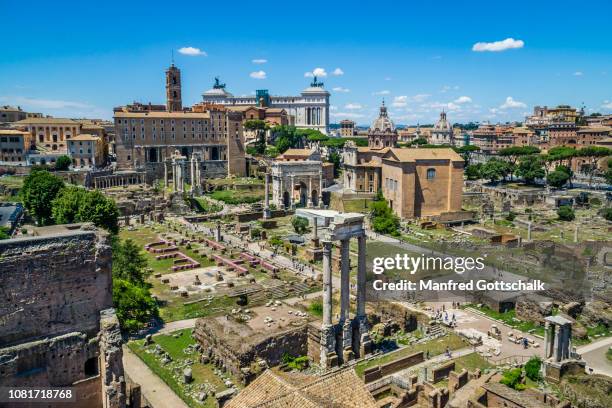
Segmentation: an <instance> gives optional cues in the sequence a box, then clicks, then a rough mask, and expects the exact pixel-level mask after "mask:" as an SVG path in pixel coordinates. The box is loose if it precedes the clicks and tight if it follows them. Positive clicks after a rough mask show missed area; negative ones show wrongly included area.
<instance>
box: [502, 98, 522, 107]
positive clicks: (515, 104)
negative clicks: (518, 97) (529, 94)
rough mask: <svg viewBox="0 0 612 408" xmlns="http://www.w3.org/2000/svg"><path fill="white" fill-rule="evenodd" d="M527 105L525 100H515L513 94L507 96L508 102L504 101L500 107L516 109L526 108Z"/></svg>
mask: <svg viewBox="0 0 612 408" xmlns="http://www.w3.org/2000/svg"><path fill="white" fill-rule="evenodd" d="M526 107H527V105H526V104H525V103H523V102H519V101H515V100H514V98H512V97H511V96H509V97H507V98H506V102H504V103H503V104H502V105H501V106H500V109H516V108H526Z"/></svg>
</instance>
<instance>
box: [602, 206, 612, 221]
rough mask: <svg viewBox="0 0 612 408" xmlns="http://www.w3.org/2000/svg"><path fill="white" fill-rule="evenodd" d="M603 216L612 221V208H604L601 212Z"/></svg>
mask: <svg viewBox="0 0 612 408" xmlns="http://www.w3.org/2000/svg"><path fill="white" fill-rule="evenodd" d="M601 216H602V217H604V218H605V219H606V220H607V221H612V207H608V208H604V209H603V210H601Z"/></svg>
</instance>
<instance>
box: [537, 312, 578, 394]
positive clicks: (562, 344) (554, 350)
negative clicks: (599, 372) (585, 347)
mask: <svg viewBox="0 0 612 408" xmlns="http://www.w3.org/2000/svg"><path fill="white" fill-rule="evenodd" d="M545 321H546V323H545V336H544V364H543V365H542V374H543V375H544V377H545V378H546V379H547V380H548V381H552V382H559V381H560V380H561V377H562V376H563V375H565V374H567V373H579V372H584V367H585V364H586V363H585V362H584V361H583V360H582V359H581V357H580V355H578V354H576V352H575V351H573V350H572V345H571V344H572V343H571V338H572V321H571V320H569V319H566V318H565V317H563V316H560V315H556V316H548V317H547V318H546V319H545Z"/></svg>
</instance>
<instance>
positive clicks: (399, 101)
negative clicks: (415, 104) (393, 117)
mask: <svg viewBox="0 0 612 408" xmlns="http://www.w3.org/2000/svg"><path fill="white" fill-rule="evenodd" d="M406 105H408V97H407V96H406V95H400V96H396V97H395V98H393V102H392V103H391V106H393V107H394V108H403V107H405V106H406Z"/></svg>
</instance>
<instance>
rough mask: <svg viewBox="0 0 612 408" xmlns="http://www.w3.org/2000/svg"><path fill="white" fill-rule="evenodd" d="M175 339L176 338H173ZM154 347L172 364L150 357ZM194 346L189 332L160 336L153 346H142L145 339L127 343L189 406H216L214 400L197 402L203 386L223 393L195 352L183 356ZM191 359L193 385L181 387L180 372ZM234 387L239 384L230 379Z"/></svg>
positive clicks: (212, 368)
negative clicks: (162, 351)
mask: <svg viewBox="0 0 612 408" xmlns="http://www.w3.org/2000/svg"><path fill="white" fill-rule="evenodd" d="M175 334H177V335H178V336H177V337H176V338H175V337H174V335H175ZM156 344H159V345H160V346H161V347H162V349H163V350H164V351H165V352H166V353H168V354H169V355H170V357H171V358H172V362H171V363H168V364H163V363H162V362H161V359H160V357H158V356H157V355H155V354H153V353H152V351H153V350H154V349H155V347H156ZM192 344H195V340H194V339H193V338H192V337H191V329H185V330H179V331H177V332H174V333H172V334H168V335H165V334H162V335H158V336H155V337H154V344H152V345H149V346H145V344H144V340H133V341H130V342H129V343H128V347H129V348H130V350H132V352H134V354H136V355H137V356H138V357H139V358H140V359H141V360H142V361H143V362H144V363H145V364H146V365H147V366H148V367H149V368H150V369H151V370H152V371H153V372H154V373H155V374H156V375H157V376H158V377H159V378H161V379H162V381H164V382H165V383H166V384H167V385H168V386H169V387H170V388H171V389H172V391H174V392H175V393H176V395H178V396H179V397H180V398H181V399H182V400H183V401H185V403H186V404H187V405H189V406H190V407H206V408H212V407H215V406H216V401H215V398H214V397H212V396H209V397H208V398H207V399H206V401H205V402H204V403H201V402H199V401H197V400H196V398H195V397H197V394H198V393H199V392H200V389H201V387H202V385H203V384H206V383H207V384H210V385H211V386H212V387H213V388H214V392H219V391H223V390H225V389H226V388H227V387H225V385H224V383H223V381H222V379H221V378H219V377H218V376H216V375H215V374H214V371H213V370H214V366H213V365H211V364H201V363H200V362H199V360H198V353H197V352H193V353H184V351H183V350H185V349H186V348H187V347H188V346H190V345H192ZM187 359H190V360H192V361H193V362H194V364H193V365H192V366H191V369H192V375H193V382H192V383H191V384H184V383H183V382H182V371H183V367H184V366H185V360H187ZM232 380H233V381H234V384H238V382H237V381H236V380H235V379H234V378H232Z"/></svg>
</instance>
